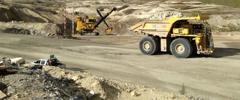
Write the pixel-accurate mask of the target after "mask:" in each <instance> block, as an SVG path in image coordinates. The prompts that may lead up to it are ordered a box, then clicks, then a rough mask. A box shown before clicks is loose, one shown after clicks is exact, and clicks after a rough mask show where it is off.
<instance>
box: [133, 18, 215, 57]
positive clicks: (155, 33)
mask: <svg viewBox="0 0 240 100" xmlns="http://www.w3.org/2000/svg"><path fill="white" fill-rule="evenodd" d="M130 30H131V31H134V32H136V33H138V34H143V35H145V37H143V38H142V40H141V41H140V44H139V47H140V50H141V52H142V53H144V54H147V55H154V54H159V53H160V52H169V51H170V52H171V53H172V54H173V55H174V56H176V57H178V58H188V57H190V56H191V55H192V54H194V53H195V54H204V55H211V54H212V53H213V51H214V43H213V37H212V32H211V28H210V25H209V24H208V23H207V22H206V21H204V20H201V17H200V16H197V17H185V18H170V19H167V20H161V21H144V22H140V23H138V24H136V25H134V26H132V27H131V28H130Z"/></svg>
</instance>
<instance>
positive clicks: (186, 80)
mask: <svg viewBox="0 0 240 100" xmlns="http://www.w3.org/2000/svg"><path fill="white" fill-rule="evenodd" d="M0 35H1V37H0V45H1V46H0V56H1V57H3V56H10V57H11V56H12V57H16V56H21V57H24V58H27V59H29V60H33V59H39V58H47V57H48V56H49V54H55V55H56V56H57V57H58V58H59V59H61V60H62V61H64V63H66V64H67V65H68V66H69V69H72V70H79V71H80V70H86V71H90V72H91V73H93V74H96V75H100V76H103V77H106V78H111V79H117V80H123V81H128V82H133V83H137V84H138V83H139V84H143V85H146V86H150V87H156V88H159V89H163V90H166V91H176V92H178V91H179V90H180V89H181V88H182V86H183V84H184V86H185V87H186V93H187V94H193V95H196V96H201V97H206V98H209V99H211V100H214V99H217V100H219V99H222V100H231V99H233V100H234V99H239V98H240V91H239V90H240V77H239V76H240V71H239V70H240V41H239V40H240V38H239V37H237V36H228V37H225V38H223V37H221V36H215V44H216V53H215V55H214V57H193V58H189V59H177V58H175V57H173V56H171V55H169V54H162V55H156V56H146V55H143V54H142V53H141V52H140V51H139V50H138V40H139V38H140V37H132V36H100V37H83V38H82V39H81V40H68V39H50V38H42V37H33V36H23V35H13V34H0Z"/></svg>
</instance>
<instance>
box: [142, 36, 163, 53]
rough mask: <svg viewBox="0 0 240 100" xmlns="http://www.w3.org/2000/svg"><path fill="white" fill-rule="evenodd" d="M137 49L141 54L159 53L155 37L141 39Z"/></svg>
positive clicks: (157, 40) (157, 41) (158, 44)
mask: <svg viewBox="0 0 240 100" xmlns="http://www.w3.org/2000/svg"><path fill="white" fill-rule="evenodd" d="M139 48H140V50H141V52H142V53H143V54H146V55H154V54H157V53H158V52H159V51H160V43H159V39H158V38H157V37H153V36H146V37H143V38H142V40H141V41H140V43H139Z"/></svg>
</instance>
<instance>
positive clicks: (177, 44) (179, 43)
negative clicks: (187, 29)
mask: <svg viewBox="0 0 240 100" xmlns="http://www.w3.org/2000/svg"><path fill="white" fill-rule="evenodd" d="M170 51H171V53H172V54H173V55H174V56H176V57H177V58H188V57H190V56H191V55H192V53H193V47H192V45H191V43H190V42H189V40H187V39H185V38H177V39H175V40H173V41H172V42H171V45H170Z"/></svg>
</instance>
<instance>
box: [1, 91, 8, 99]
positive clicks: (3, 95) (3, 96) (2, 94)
mask: <svg viewBox="0 0 240 100" xmlns="http://www.w3.org/2000/svg"><path fill="white" fill-rule="evenodd" d="M5 97H7V95H6V94H5V93H3V92H2V91H1V90H0V100H2V99H4V98H5Z"/></svg>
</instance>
